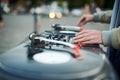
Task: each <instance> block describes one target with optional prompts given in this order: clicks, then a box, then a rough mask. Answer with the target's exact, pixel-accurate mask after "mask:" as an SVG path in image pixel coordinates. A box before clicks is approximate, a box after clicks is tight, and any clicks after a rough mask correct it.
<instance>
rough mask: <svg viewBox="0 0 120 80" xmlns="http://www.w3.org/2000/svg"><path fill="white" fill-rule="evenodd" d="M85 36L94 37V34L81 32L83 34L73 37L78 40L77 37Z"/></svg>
mask: <svg viewBox="0 0 120 80" xmlns="http://www.w3.org/2000/svg"><path fill="white" fill-rule="evenodd" d="M84 37H88V38H89V37H90V38H91V37H93V36H91V34H89V33H83V34H81V35H77V36H75V37H74V38H73V39H74V40H77V39H80V38H84Z"/></svg>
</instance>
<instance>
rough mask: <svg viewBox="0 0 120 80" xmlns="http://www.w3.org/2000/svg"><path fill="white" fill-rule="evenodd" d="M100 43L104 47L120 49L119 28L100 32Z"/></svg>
mask: <svg viewBox="0 0 120 80" xmlns="http://www.w3.org/2000/svg"><path fill="white" fill-rule="evenodd" d="M102 42H103V45H105V46H112V47H114V48H115V49H120V27H119V28H115V29H112V30H110V31H102Z"/></svg>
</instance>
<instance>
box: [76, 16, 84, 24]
mask: <svg viewBox="0 0 120 80" xmlns="http://www.w3.org/2000/svg"><path fill="white" fill-rule="evenodd" d="M85 23H86V18H85V17H83V18H81V19H80V20H79V22H78V23H77V26H83V25H84V24H85Z"/></svg>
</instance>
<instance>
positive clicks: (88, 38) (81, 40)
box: [74, 36, 94, 42]
mask: <svg viewBox="0 0 120 80" xmlns="http://www.w3.org/2000/svg"><path fill="white" fill-rule="evenodd" d="M92 39H94V36H89V37H82V38H78V39H75V40H74V42H86V41H89V40H92Z"/></svg>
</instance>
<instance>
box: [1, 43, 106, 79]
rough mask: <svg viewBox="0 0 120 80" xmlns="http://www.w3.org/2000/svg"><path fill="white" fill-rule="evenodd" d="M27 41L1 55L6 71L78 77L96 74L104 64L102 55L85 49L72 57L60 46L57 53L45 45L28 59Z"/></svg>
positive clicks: (40, 76) (44, 76)
mask: <svg viewBox="0 0 120 80" xmlns="http://www.w3.org/2000/svg"><path fill="white" fill-rule="evenodd" d="M25 45H26V44H23V45H20V46H19V47H17V48H14V49H12V50H10V51H8V52H6V53H4V54H2V55H0V61H1V64H0V67H1V68H2V69H3V70H4V71H6V72H8V73H10V74H12V75H16V76H20V77H25V78H31V79H77V78H84V77H88V76H91V75H95V74H97V73H98V72H99V71H100V70H101V68H102V67H103V65H104V57H103V56H100V55H97V54H94V52H89V51H86V50H84V49H81V53H82V55H81V57H78V58H73V57H72V56H71V55H70V54H69V52H68V51H62V50H58V52H57V53H56V52H55V50H47V49H45V50H44V52H42V53H38V54H36V55H34V56H33V60H29V59H28V57H27V47H25ZM63 56H64V57H63ZM45 57H46V58H45ZM39 58H41V60H38V59H39Z"/></svg>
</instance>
